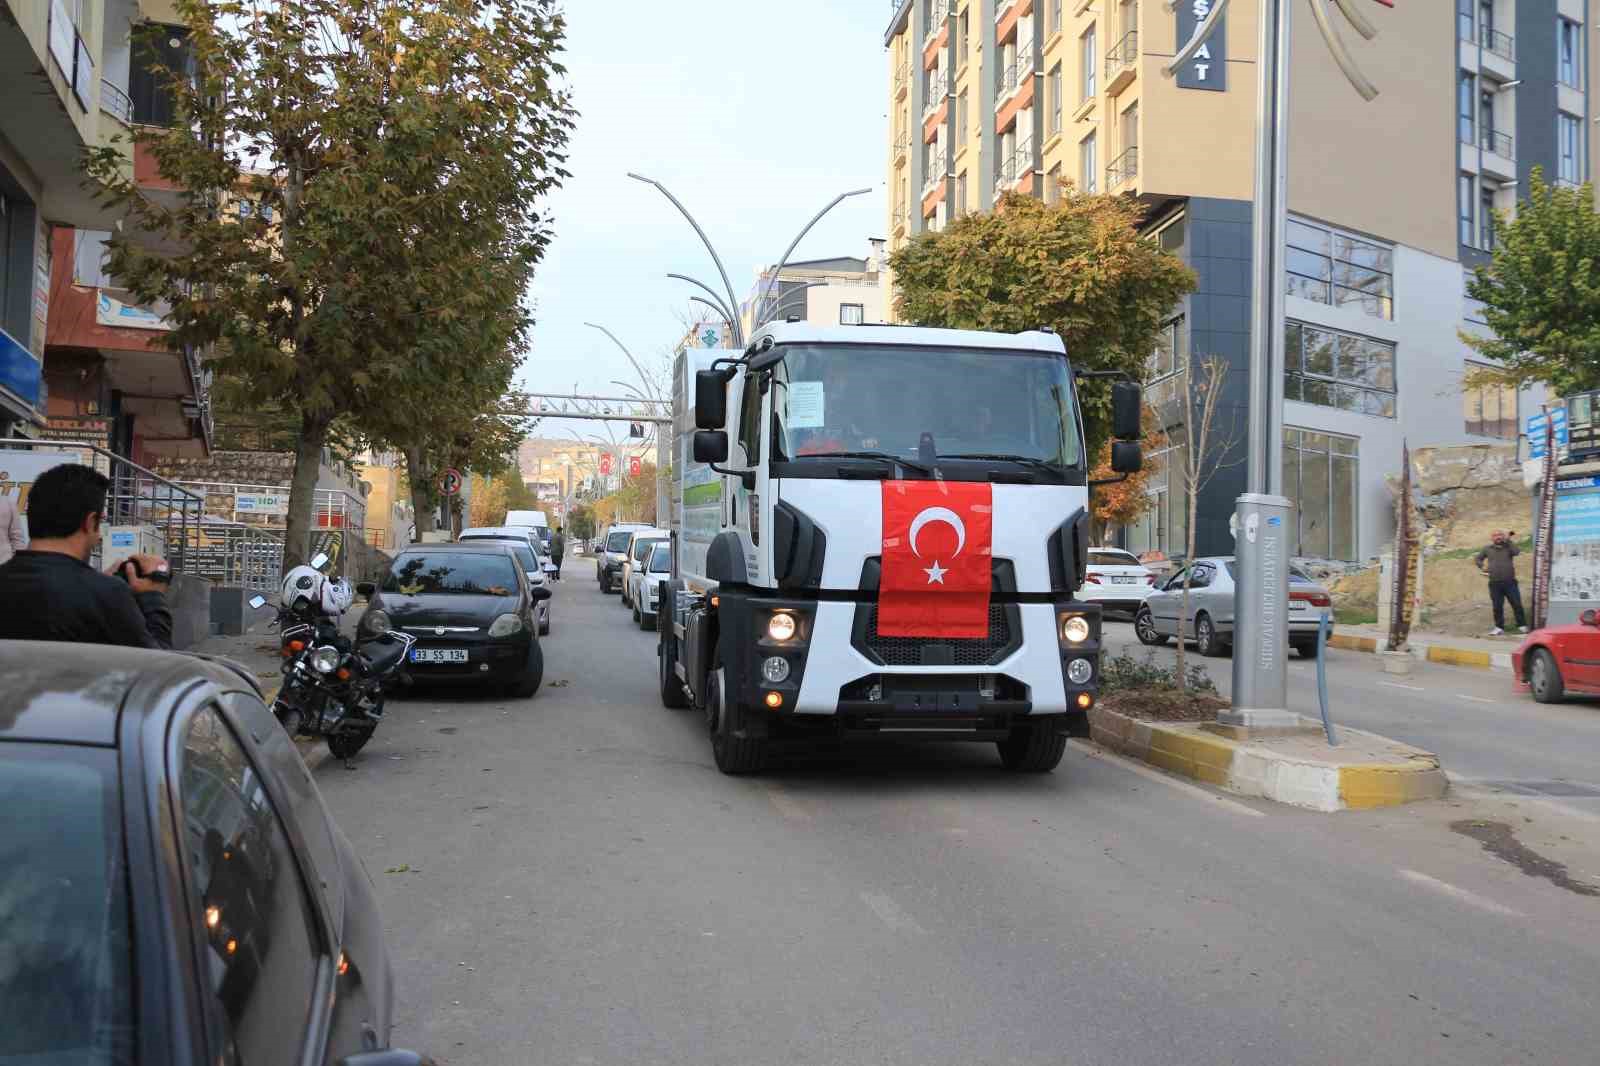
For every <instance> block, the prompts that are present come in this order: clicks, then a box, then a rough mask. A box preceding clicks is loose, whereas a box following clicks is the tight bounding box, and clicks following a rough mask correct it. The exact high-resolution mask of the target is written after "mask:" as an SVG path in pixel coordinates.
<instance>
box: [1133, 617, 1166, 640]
mask: <svg viewBox="0 0 1600 1066" xmlns="http://www.w3.org/2000/svg"><path fill="white" fill-rule="evenodd" d="M1133 635H1134V636H1136V637H1138V638H1139V643H1140V644H1144V645H1148V646H1149V647H1152V648H1155V647H1159V646H1161V645H1162V644H1165V643H1166V642H1167V638H1166V637H1164V636H1162V635H1161V634H1160V633H1157V632H1156V617H1155V615H1153V614H1151V613H1150V608H1148V607H1140V608H1139V613H1138V614H1135V615H1134V616H1133Z"/></svg>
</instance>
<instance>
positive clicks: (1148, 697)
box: [1100, 688, 1228, 722]
mask: <svg viewBox="0 0 1600 1066" xmlns="http://www.w3.org/2000/svg"><path fill="white" fill-rule="evenodd" d="M1100 705H1101V706H1102V707H1104V708H1106V709H1107V710H1110V711H1116V712H1117V713H1118V714H1125V715H1127V716H1128V717H1129V718H1137V719H1139V720H1140V721H1144V722H1215V721H1216V720H1217V712H1218V711H1219V710H1221V709H1222V708H1224V707H1226V706H1228V701H1227V700H1225V699H1223V698H1222V697H1221V696H1216V695H1208V694H1205V693H1197V692H1192V693H1189V694H1188V695H1187V697H1185V695H1184V694H1183V693H1180V692H1179V691H1178V690H1177V689H1170V688H1145V689H1124V690H1122V691H1121V692H1114V693H1112V694H1111V695H1109V696H1107V697H1105V698H1104V699H1103V700H1101V701H1100Z"/></svg>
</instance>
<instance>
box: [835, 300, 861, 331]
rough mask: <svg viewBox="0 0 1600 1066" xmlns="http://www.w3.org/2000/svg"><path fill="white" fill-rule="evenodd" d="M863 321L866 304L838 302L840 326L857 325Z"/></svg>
mask: <svg viewBox="0 0 1600 1066" xmlns="http://www.w3.org/2000/svg"><path fill="white" fill-rule="evenodd" d="M864 321H866V305H865V304H840V305H839V325H841V326H859V325H861V323H862V322H864Z"/></svg>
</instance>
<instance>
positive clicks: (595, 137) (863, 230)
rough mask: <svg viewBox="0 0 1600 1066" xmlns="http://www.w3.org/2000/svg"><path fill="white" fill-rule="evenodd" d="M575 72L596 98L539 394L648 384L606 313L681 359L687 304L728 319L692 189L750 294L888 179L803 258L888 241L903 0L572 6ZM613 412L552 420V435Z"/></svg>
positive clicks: (530, 363)
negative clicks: (892, 54) (678, 346)
mask: <svg viewBox="0 0 1600 1066" xmlns="http://www.w3.org/2000/svg"><path fill="white" fill-rule="evenodd" d="M565 6H566V15H567V19H568V32H567V52H566V56H565V57H564V63H565V65H566V67H567V68H568V75H567V77H568V85H569V87H570V89H571V91H572V96H573V104H574V106H575V107H576V108H577V111H578V117H577V128H576V129H575V130H574V131H573V134H572V138H571V142H570V144H569V152H570V155H569V159H568V163H567V169H568V170H569V171H571V173H572V176H571V177H570V178H568V179H567V180H566V183H565V186H564V187H563V188H562V189H561V190H560V191H559V192H557V193H556V194H555V195H554V196H552V197H551V198H550V201H549V203H548V204H546V205H545V209H546V211H547V212H548V213H549V215H550V216H551V222H552V225H553V227H554V231H555V238H554V240H553V241H552V243H551V245H550V247H549V250H548V251H547V253H546V257H545V260H544V262H543V263H542V264H541V265H540V267H539V269H538V272H537V275H536V277H535V279H534V284H533V287H532V290H531V296H532V299H533V304H534V317H535V325H534V329H533V335H532V347H531V351H530V352H529V354H528V359H527V362H526V364H525V366H524V368H523V370H522V373H521V375H520V382H521V384H522V386H523V387H524V388H526V389H528V390H529V391H535V392H559V393H567V392H571V391H573V386H574V385H576V386H577V391H579V392H581V393H585V394H590V395H593V394H601V395H607V396H615V395H618V394H619V393H620V389H619V387H618V386H616V385H614V384H611V382H612V381H613V380H621V381H629V382H633V381H635V380H636V375H635V374H634V373H633V371H632V368H631V367H629V365H628V362H627V359H626V358H625V357H624V356H623V354H622V353H621V352H620V351H618V350H617V349H616V347H615V346H614V345H613V344H612V343H611V341H609V340H608V339H607V338H606V336H605V335H604V334H603V333H600V332H599V331H598V330H594V329H590V328H588V327H586V326H585V325H584V323H585V322H596V323H599V324H601V325H603V326H605V327H607V328H608V329H610V330H611V331H612V332H613V333H615V334H616V335H617V337H618V338H619V339H620V340H621V341H622V343H623V344H625V345H627V346H628V348H629V349H630V350H631V351H632V352H633V354H634V355H635V356H637V357H639V358H640V360H641V361H645V360H649V361H650V362H653V363H654V364H655V365H656V366H659V367H663V368H664V367H665V366H666V365H667V362H666V353H667V352H669V351H670V349H671V346H672V345H673V344H674V343H676V341H677V340H678V339H679V338H680V337H681V336H682V335H683V324H682V323H683V321H684V319H685V316H686V315H696V316H697V317H699V316H703V315H706V314H709V312H706V311H705V309H704V308H702V307H700V305H698V304H692V303H690V302H689V299H688V298H689V296H690V295H694V294H698V290H696V289H695V288H693V287H692V286H690V285H687V284H685V283H683V282H680V281H671V280H668V279H667V278H666V277H665V275H666V274H667V273H668V272H669V271H671V272H673V273H679V274H688V275H690V276H691V277H696V278H699V279H700V280H702V281H705V282H706V283H708V284H710V285H712V286H713V287H715V288H717V289H718V291H719V292H720V291H721V283H720V280H719V279H718V276H717V270H716V266H715V265H714V264H713V263H712V261H711V258H710V256H709V255H708V254H707V253H706V251H705V249H704V248H703V246H702V245H701V244H700V241H699V238H697V237H696V236H695V233H694V230H693V229H692V228H691V227H690V226H689V224H688V223H687V222H686V221H684V219H683V217H682V216H681V215H679V214H678V212H677V210H676V209H675V208H674V207H673V206H672V204H671V203H669V202H668V201H667V199H666V198H665V197H664V196H662V195H661V194H660V193H659V192H658V191H656V189H655V188H653V187H651V186H649V185H645V184H642V183H640V182H637V181H633V180H631V179H629V178H628V177H627V176H626V175H627V172H628V171H634V172H635V173H639V174H643V175H645V176H647V177H651V178H654V179H656V180H657V181H660V182H661V183H662V184H664V185H665V186H666V187H667V188H669V189H671V190H672V192H673V194H674V195H676V196H677V197H678V198H679V199H680V200H682V201H683V203H684V205H685V206H686V207H687V208H688V209H689V210H690V211H691V212H692V213H693V214H694V216H695V217H696V218H697V219H698V220H699V222H700V224H701V225H702V226H703V227H705V230H706V233H707V236H709V237H710V238H711V241H712V243H713V244H715V245H716V248H717V251H718V252H719V253H720V255H721V256H722V259H723V262H724V263H725V264H726V266H727V268H728V276H729V279H730V280H731V281H732V283H733V289H734V294H735V295H736V296H737V297H738V298H739V299H741V300H742V299H744V297H745V296H746V295H747V293H748V292H749V290H750V288H751V286H752V285H753V284H754V282H755V274H756V270H757V269H758V267H760V266H761V265H763V264H771V263H774V262H776V261H777V259H778V257H779V256H780V255H781V254H782V253H783V250H784V248H785V247H787V246H788V244H789V242H790V241H791V240H792V239H793V238H794V235H795V234H796V233H798V232H799V231H800V228H801V227H802V226H804V225H805V223H806V221H807V220H808V219H810V218H811V216H812V215H814V214H815V213H816V212H817V211H818V210H820V209H821V208H822V207H823V205H825V204H826V203H827V202H828V201H829V200H831V199H833V198H834V197H835V196H837V195H838V194H839V193H841V192H844V191H846V190H849V189H860V188H867V187H871V189H872V192H871V193H869V194H867V195H864V196H859V197H855V198H853V199H850V200H846V201H845V202H844V203H842V204H840V205H839V206H838V207H837V208H835V209H834V210H833V211H832V212H831V213H830V214H829V215H828V216H827V218H825V219H823V220H822V221H821V222H820V223H818V224H817V227H816V228H815V229H813V230H812V231H811V233H810V235H809V236H808V237H807V238H806V240H805V241H804V242H803V243H802V244H801V245H800V247H799V248H797V249H796V250H795V255H794V257H795V258H797V259H807V258H822V257H825V256H836V255H853V256H864V255H866V252H867V241H868V240H869V239H870V238H873V237H883V236H887V234H886V233H885V232H884V229H885V227H886V225H887V211H888V209H887V206H886V205H887V199H886V196H887V194H886V192H885V177H884V161H885V155H886V153H887V149H888V142H887V136H888V135H887V132H886V130H887V125H888V116H887V94H886V92H885V87H886V84H887V82H886V78H887V60H886V58H885V53H884V48H883V34H884V31H885V29H886V28H887V27H888V23H889V19H890V17H891V15H892V11H891V9H890V5H889V4H888V3H886V2H883V0H805V2H804V3H794V2H792V0H791V2H782V3H780V2H779V0H680V2H679V3H677V4H663V3H659V2H646V0H566V5H565ZM597 425H599V424H598V423H588V424H585V423H579V422H573V421H565V422H557V421H554V420H549V419H547V420H545V422H544V423H543V424H542V425H541V426H540V427H539V428H538V429H536V430H535V431H534V432H535V435H538V436H560V437H566V436H567V435H568V434H567V429H568V428H569V427H570V428H573V429H577V430H578V431H579V432H580V433H582V434H584V435H585V436H587V435H589V434H590V433H592V432H595V430H594V429H593V427H594V426H597Z"/></svg>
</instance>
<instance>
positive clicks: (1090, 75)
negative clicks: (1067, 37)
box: [1078, 23, 1100, 101]
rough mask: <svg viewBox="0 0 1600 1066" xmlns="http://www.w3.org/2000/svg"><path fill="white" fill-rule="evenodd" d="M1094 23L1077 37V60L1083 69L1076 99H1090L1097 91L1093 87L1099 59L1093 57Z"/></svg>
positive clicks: (1098, 67) (1094, 51) (1094, 53)
mask: <svg viewBox="0 0 1600 1066" xmlns="http://www.w3.org/2000/svg"><path fill="white" fill-rule="evenodd" d="M1095 55H1096V50H1095V44H1094V24H1093V23H1090V24H1089V28H1088V29H1086V30H1084V31H1083V36H1082V37H1079V38H1078V62H1079V64H1080V66H1081V67H1082V69H1083V81H1082V82H1081V83H1079V85H1078V99H1079V100H1080V101H1083V100H1092V99H1094V94H1095V92H1096V91H1097V90H1096V89H1095V81H1094V78H1095V73H1096V71H1098V70H1099V69H1100V61H1099V60H1098V59H1096V58H1095Z"/></svg>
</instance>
